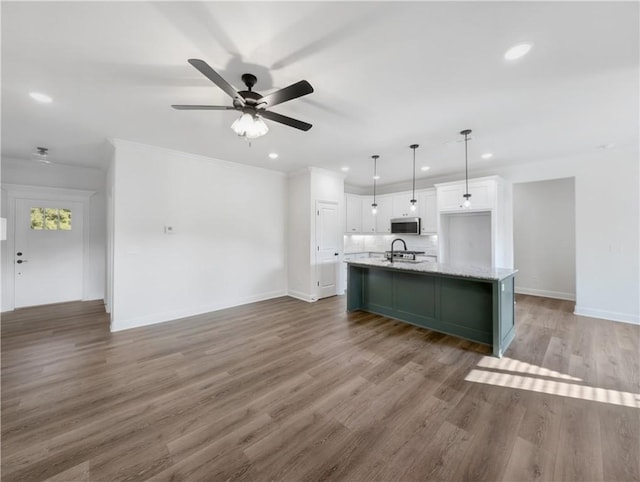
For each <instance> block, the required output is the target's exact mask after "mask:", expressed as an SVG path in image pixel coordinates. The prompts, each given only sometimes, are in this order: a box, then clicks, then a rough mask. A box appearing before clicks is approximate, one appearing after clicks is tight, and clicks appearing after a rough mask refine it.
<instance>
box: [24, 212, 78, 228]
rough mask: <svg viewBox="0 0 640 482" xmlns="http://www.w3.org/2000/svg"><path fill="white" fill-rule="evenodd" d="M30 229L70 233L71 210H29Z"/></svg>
mask: <svg viewBox="0 0 640 482" xmlns="http://www.w3.org/2000/svg"><path fill="white" fill-rule="evenodd" d="M31 229H38V230H47V231H71V209H67V208H40V207H36V208H31Z"/></svg>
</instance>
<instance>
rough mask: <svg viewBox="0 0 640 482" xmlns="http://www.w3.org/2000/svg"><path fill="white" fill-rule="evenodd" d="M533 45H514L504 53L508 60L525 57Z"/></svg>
mask: <svg viewBox="0 0 640 482" xmlns="http://www.w3.org/2000/svg"><path fill="white" fill-rule="evenodd" d="M531 47H532V45H531V44H528V43H521V44H518V45H514V46H513V47H511V48H510V49H509V50H507V51H506V52H505V54H504V58H505V59H507V60H516V59H519V58H520V57H524V56H525V55H527V54H528V53H529V50H531Z"/></svg>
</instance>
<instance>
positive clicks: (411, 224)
mask: <svg viewBox="0 0 640 482" xmlns="http://www.w3.org/2000/svg"><path fill="white" fill-rule="evenodd" d="M391 232H392V233H393V234H420V218H395V219H392V220H391Z"/></svg>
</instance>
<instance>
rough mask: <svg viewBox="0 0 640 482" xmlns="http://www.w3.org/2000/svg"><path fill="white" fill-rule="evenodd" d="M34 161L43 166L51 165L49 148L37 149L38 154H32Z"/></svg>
mask: <svg viewBox="0 0 640 482" xmlns="http://www.w3.org/2000/svg"><path fill="white" fill-rule="evenodd" d="M32 157H33V160H35V161H38V162H41V163H42V164H51V161H50V160H49V149H48V148H47V147H36V152H34V153H33V154H32Z"/></svg>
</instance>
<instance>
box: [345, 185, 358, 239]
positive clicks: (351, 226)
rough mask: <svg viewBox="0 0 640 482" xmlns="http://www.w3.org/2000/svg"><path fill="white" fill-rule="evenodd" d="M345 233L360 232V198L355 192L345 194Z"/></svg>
mask: <svg viewBox="0 0 640 482" xmlns="http://www.w3.org/2000/svg"><path fill="white" fill-rule="evenodd" d="M344 204H345V210H346V215H345V233H351V234H356V233H361V232H362V198H361V196H358V195H356V194H345V195H344Z"/></svg>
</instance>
